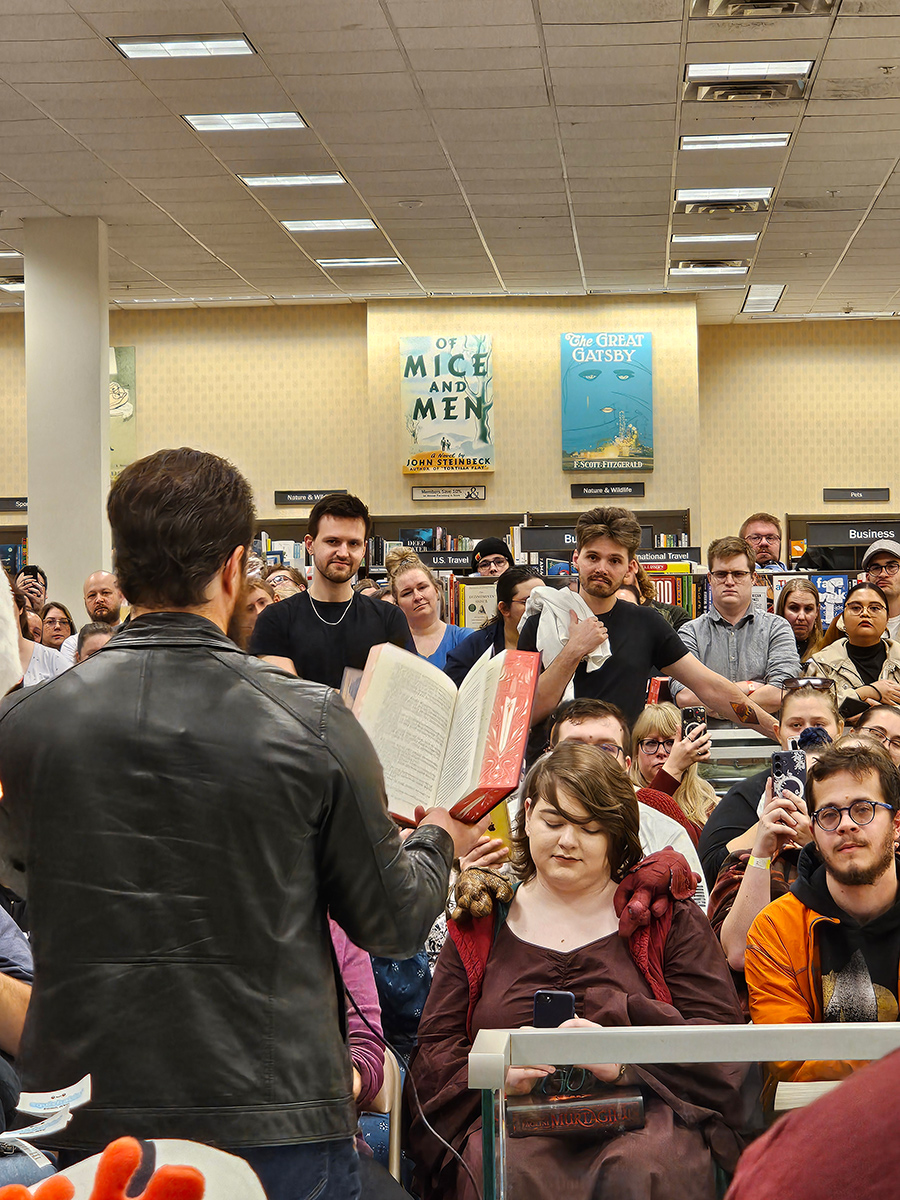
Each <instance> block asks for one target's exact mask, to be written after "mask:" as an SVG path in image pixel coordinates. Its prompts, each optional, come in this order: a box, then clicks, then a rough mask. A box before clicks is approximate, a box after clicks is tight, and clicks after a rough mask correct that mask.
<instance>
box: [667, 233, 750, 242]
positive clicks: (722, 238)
mask: <svg viewBox="0 0 900 1200" xmlns="http://www.w3.org/2000/svg"><path fill="white" fill-rule="evenodd" d="M758 237H759V234H758V233H673V234H672V242H673V244H680V243H682V242H691V243H692V244H695V245H696V244H697V243H700V242H702V243H703V244H704V245H709V244H711V243H712V242H755V241H756V240H757V238H758Z"/></svg>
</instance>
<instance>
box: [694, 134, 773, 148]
mask: <svg viewBox="0 0 900 1200" xmlns="http://www.w3.org/2000/svg"><path fill="white" fill-rule="evenodd" d="M790 140H791V135H790V134H789V133H687V134H685V135H684V137H683V138H682V139H681V149H682V150H773V149H779V148H781V147H783V146H786V145H787V144H788V142H789V141H790Z"/></svg>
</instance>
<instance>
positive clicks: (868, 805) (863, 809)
mask: <svg viewBox="0 0 900 1200" xmlns="http://www.w3.org/2000/svg"><path fill="white" fill-rule="evenodd" d="M876 808H886V809H887V810H888V812H889V813H893V811H894V810H893V809H892V808H891V806H890V805H889V804H885V803H884V801H882V800H854V801H853V803H852V804H849V805H847V807H846V808H838V806H837V805H836V804H826V805H825V806H824V807H823V808H817V809H816V811H815V812H814V813H813V815H812V819H813V820H814V821H815V823H816V824H817V825H818V827H819V828H820V829H824V830H825V832H826V833H834V831H835V830H836V829H837V828H838V826H839V825H840V823H841V821H842V820H843V818H844V813H847V814H849V817H850V820H851V821H852V822H853V824H854V825H869V824H870V823H871V822H872V821H874V819H875V809H876Z"/></svg>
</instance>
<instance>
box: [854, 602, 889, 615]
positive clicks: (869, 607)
mask: <svg viewBox="0 0 900 1200" xmlns="http://www.w3.org/2000/svg"><path fill="white" fill-rule="evenodd" d="M844 612H848V613H852V615H853V616H854V617H861V616H862V615H863V614H864V613H865V614H866V616H871V617H880V616H882V614H883V613H886V612H887V609H886V608H885V606H884V605H883V604H882V603H881V601H880V600H873V601H872V603H871V604H860V603H859V602H858V601H857V600H851V601H850V603H849V604H845V605H844Z"/></svg>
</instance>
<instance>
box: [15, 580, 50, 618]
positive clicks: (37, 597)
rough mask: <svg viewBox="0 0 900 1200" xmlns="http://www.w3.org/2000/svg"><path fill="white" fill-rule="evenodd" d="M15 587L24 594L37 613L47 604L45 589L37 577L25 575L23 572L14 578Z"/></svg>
mask: <svg viewBox="0 0 900 1200" xmlns="http://www.w3.org/2000/svg"><path fill="white" fill-rule="evenodd" d="M16 587H17V588H18V589H19V591H20V592H24V593H25V595H26V596H27V597H28V599H29V602H30V603H31V604H32V605H33V606H34V608H35V609H36V610H37V611H38V612H39V611H40V610H41V609H42V608H43V607H44V605H45V604H46V603H47V587H46V584H45V583H44V581H43V579H41V577H40V576H39V575H26V574H25V573H24V571H23V572H22V573H21V574H20V575H18V576H16Z"/></svg>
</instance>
